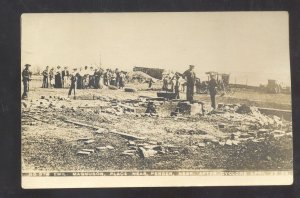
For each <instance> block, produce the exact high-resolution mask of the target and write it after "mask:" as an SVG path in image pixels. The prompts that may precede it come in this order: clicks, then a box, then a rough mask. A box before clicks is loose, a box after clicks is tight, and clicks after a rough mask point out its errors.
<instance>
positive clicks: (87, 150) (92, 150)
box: [82, 149, 95, 153]
mask: <svg viewBox="0 0 300 198" xmlns="http://www.w3.org/2000/svg"><path fill="white" fill-rule="evenodd" d="M82 151H84V152H90V153H94V152H95V150H94V149H82Z"/></svg>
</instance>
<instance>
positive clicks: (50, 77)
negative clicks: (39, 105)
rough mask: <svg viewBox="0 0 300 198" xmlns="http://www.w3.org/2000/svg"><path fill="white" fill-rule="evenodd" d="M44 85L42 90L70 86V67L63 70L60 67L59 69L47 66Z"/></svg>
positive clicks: (44, 72)
mask: <svg viewBox="0 0 300 198" xmlns="http://www.w3.org/2000/svg"><path fill="white" fill-rule="evenodd" d="M42 75H43V83H42V88H48V87H49V88H50V87H52V88H64V87H68V86H69V75H70V74H69V71H68V67H64V69H63V70H62V69H61V67H60V66H57V69H56V70H54V68H51V69H50V70H49V66H46V69H45V70H44V71H43V72H42Z"/></svg>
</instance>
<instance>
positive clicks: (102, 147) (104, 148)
mask: <svg viewBox="0 0 300 198" xmlns="http://www.w3.org/2000/svg"><path fill="white" fill-rule="evenodd" d="M96 149H97V150H99V151H103V150H106V149H107V148H106V147H105V146H99V147H96Z"/></svg>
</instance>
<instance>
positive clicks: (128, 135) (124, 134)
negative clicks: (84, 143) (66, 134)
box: [64, 120, 145, 140]
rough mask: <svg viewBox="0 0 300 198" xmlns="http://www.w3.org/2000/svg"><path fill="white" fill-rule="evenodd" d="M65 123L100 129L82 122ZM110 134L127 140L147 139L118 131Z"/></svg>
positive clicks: (69, 121) (112, 131) (70, 121)
mask: <svg viewBox="0 0 300 198" xmlns="http://www.w3.org/2000/svg"><path fill="white" fill-rule="evenodd" d="M64 121H65V122H68V123H72V124H75V125H78V126H84V127H88V128H92V129H94V130H98V129H99V127H97V126H93V125H89V124H85V123H81V122H76V121H72V120H64ZM109 132H110V133H114V134H117V135H120V136H123V137H125V138H127V139H137V140H144V139H145V138H144V137H138V136H135V135H131V134H128V133H123V132H118V131H116V130H109Z"/></svg>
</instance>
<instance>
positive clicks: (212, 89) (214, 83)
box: [208, 74, 218, 109]
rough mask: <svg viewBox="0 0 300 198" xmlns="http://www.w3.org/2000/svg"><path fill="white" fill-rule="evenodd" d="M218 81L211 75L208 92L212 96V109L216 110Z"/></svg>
mask: <svg viewBox="0 0 300 198" xmlns="http://www.w3.org/2000/svg"><path fill="white" fill-rule="evenodd" d="M217 86H218V84H217V81H216V79H215V75H214V74H211V75H210V81H209V82H208V91H209V95H210V100H211V107H212V108H213V109H216V94H217Z"/></svg>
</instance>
